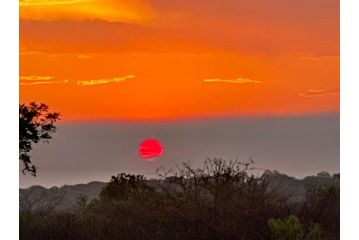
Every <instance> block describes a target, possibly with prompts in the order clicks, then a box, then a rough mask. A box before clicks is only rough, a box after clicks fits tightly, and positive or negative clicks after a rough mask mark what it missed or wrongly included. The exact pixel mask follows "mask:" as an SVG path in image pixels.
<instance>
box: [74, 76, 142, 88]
mask: <svg viewBox="0 0 359 240" xmlns="http://www.w3.org/2000/svg"><path fill="white" fill-rule="evenodd" d="M135 77H136V76H134V75H127V76H123V77H114V78H102V79H91V80H85V81H77V86H93V85H103V84H108V83H120V82H123V81H126V80H130V79H133V78H135Z"/></svg>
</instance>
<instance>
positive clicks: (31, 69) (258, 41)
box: [19, 0, 340, 122]
mask: <svg viewBox="0 0 359 240" xmlns="http://www.w3.org/2000/svg"><path fill="white" fill-rule="evenodd" d="M339 62H340V58H339V1H338V0H301V1H289V0H272V1H268V0H251V1H247V0H246V1H245V0H226V1H223V0H196V1H193V0H181V1H168V0H132V1H124V0H20V80H19V81H20V101H21V102H29V101H40V102H45V103H47V104H49V105H50V106H51V109H53V110H56V111H59V112H61V114H62V120H63V121H65V122H66V121H88V120H91V121H93V120H95V121H96V120H116V119H120V120H145V121H150V120H151V121H152V120H154V121H156V120H177V119H191V118H207V117H226V116H257V115H280V116H283V115H284V116H286V115H302V114H317V113H326V112H338V111H339Z"/></svg>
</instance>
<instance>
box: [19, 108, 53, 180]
mask: <svg viewBox="0 0 359 240" xmlns="http://www.w3.org/2000/svg"><path fill="white" fill-rule="evenodd" d="M59 119H60V113H57V112H50V111H49V106H48V105H46V104H44V103H40V104H37V103H35V102H31V103H30V104H20V106H19V159H20V161H22V162H23V169H22V172H23V173H24V174H25V173H26V172H29V173H31V175H33V176H36V169H37V168H36V166H35V165H34V164H33V163H32V161H31V156H30V155H29V152H30V151H31V150H32V147H33V143H38V142H40V141H43V142H48V141H49V139H51V138H52V136H51V134H52V133H54V132H55V131H56V126H55V125H54V124H55V122H56V121H57V120H59Z"/></svg>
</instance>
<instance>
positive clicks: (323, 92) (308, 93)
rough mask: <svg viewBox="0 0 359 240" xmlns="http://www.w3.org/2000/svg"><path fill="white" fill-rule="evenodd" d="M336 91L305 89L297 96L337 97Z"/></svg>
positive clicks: (337, 92)
mask: <svg viewBox="0 0 359 240" xmlns="http://www.w3.org/2000/svg"><path fill="white" fill-rule="evenodd" d="M339 94H340V93H339V91H338V90H328V89H307V90H305V91H304V92H300V93H299V96H301V97H323V96H326V95H339Z"/></svg>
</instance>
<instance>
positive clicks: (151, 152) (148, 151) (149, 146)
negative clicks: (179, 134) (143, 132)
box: [138, 139, 163, 161]
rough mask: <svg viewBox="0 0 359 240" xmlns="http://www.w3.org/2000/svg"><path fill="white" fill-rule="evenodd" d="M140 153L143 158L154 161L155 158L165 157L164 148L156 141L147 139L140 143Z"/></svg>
mask: <svg viewBox="0 0 359 240" xmlns="http://www.w3.org/2000/svg"><path fill="white" fill-rule="evenodd" d="M138 153H139V155H140V157H141V158H143V159H146V160H147V161H153V160H154V159H153V158H155V157H161V156H162V155H163V147H162V145H161V143H160V142H159V141H158V140H156V139H145V140H143V141H142V142H141V143H140V146H139V149H138Z"/></svg>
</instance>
